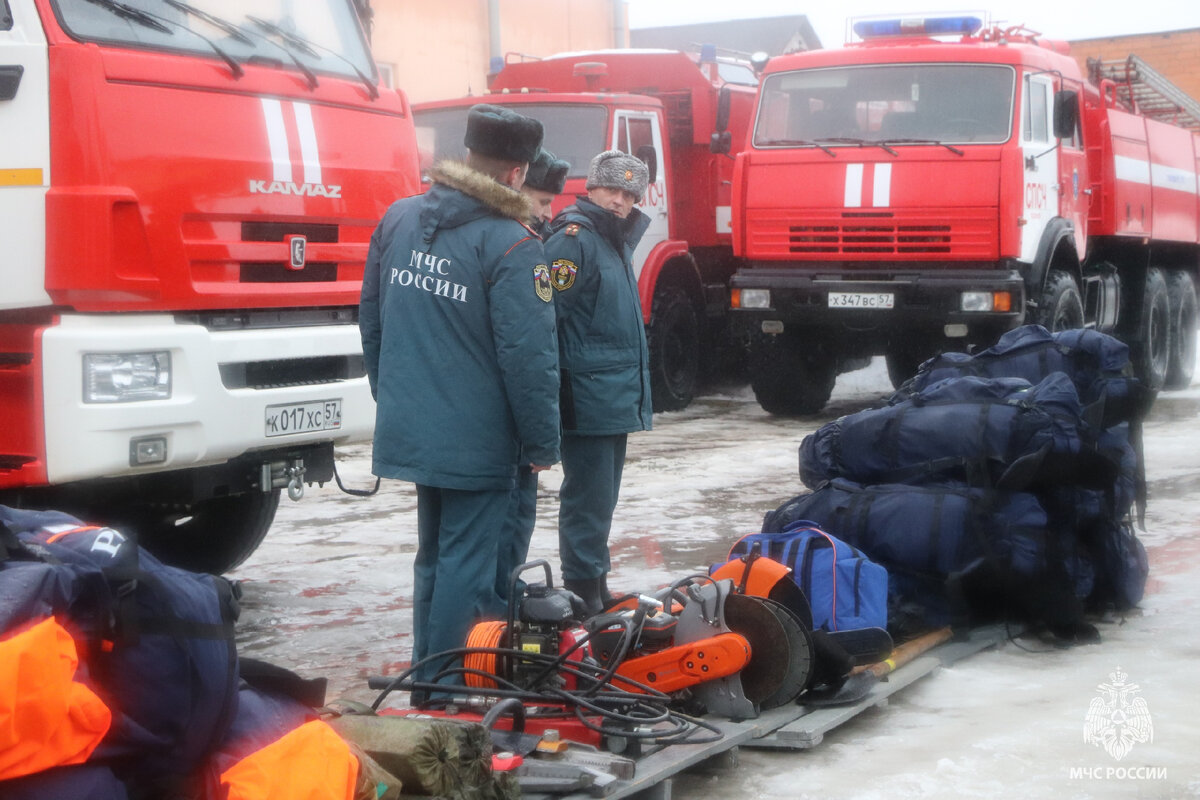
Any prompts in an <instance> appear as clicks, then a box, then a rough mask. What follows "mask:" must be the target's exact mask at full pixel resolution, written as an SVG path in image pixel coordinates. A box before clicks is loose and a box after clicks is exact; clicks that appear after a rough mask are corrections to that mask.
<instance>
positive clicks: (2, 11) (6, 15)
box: [0, 0, 13, 31]
mask: <svg viewBox="0 0 1200 800" xmlns="http://www.w3.org/2000/svg"><path fill="white" fill-rule="evenodd" d="M12 26H13V18H12V9H10V8H9V7H8V0H0V31H11V30H12Z"/></svg>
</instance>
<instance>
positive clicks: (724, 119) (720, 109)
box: [713, 86, 731, 131]
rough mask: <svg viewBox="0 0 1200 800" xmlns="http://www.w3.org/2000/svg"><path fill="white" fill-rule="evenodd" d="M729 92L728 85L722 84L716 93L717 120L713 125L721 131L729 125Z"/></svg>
mask: <svg viewBox="0 0 1200 800" xmlns="http://www.w3.org/2000/svg"><path fill="white" fill-rule="evenodd" d="M730 94H731V90H730V88H729V87H728V86H722V87H721V91H720V92H718V93H717V120H716V123H715V124H714V126H713V128H714V129H715V130H718V131H723V130H725V129H727V128H728V127H729V103H730V98H729V96H730Z"/></svg>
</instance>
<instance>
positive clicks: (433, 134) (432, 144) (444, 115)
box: [413, 95, 608, 178]
mask: <svg viewBox="0 0 1200 800" xmlns="http://www.w3.org/2000/svg"><path fill="white" fill-rule="evenodd" d="M479 102H481V103H503V102H504V98H503V95H493V96H488V97H481V98H479ZM509 107H510V108H512V110H513V111H516V112H519V113H521V114H524V115H525V116H527V117H533V118H534V119H536V120H538V121H540V122H541V123H542V127H543V129H544V131H545V134H544V136H543V139H542V141H543V143H544V144H545V145H546V149H547V150H549V151H550V152H552V153H554V155H555V156H557V157H558V158H561V159H563V160H564V161H566V162H567V163H568V164H570V165H571V171H570V172H569V173H568V175H567V177H569V178H584V177H587V171H588V165H589V164H590V163H591V161H592V156H594V155H596V154H597V153H599V152H600V151H602V150H604V149H605V139H604V137H605V135H606V134H607V132H608V119H607V117H608V109H606V108H605V107H604V106H601V105H588V104H579V105H575V104H571V103H513V104H512V105H511V106H509ZM468 108H469V106H466V105H461V106H454V107H451V108H425V109H420V108H419V109H416V110H415V111H414V112H413V122H414V123H415V124H416V127H417V148H418V149H419V150H420V153H421V168H422V169H427V168H428V167H430V166H432V165H433V164H434V163H436V162H438V161H441V160H442V159H446V158H451V159H462V158H464V157H465V156H466V150H465V149H464V148H463V134H464V133H465V132H466V130H467V109H468Z"/></svg>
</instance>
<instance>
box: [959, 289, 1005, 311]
mask: <svg viewBox="0 0 1200 800" xmlns="http://www.w3.org/2000/svg"><path fill="white" fill-rule="evenodd" d="M959 308H960V309H962V310H963V311H1012V295H1011V294H1009V293H1008V292H963V293H962V300H961V304H960V305H959Z"/></svg>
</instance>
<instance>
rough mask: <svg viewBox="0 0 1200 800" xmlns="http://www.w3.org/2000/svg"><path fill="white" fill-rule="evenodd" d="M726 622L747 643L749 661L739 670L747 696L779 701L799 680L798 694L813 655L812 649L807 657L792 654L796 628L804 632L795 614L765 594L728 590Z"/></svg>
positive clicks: (756, 701)
mask: <svg viewBox="0 0 1200 800" xmlns="http://www.w3.org/2000/svg"><path fill="white" fill-rule="evenodd" d="M773 605H775V607H774V608H773V607H772V606H773ZM777 609H778V613H777ZM785 620H786V621H785ZM725 624H726V625H728V626H729V629H730V630H732V631H733V632H734V633H738V634H741V635H742V636H744V637H746V641H748V642H749V643H750V663H749V664H747V665H746V666H745V667H743V668H742V671H741V682H742V691H743V693H744V694H745V695H746V699H747V700H749V701H750V702H752V703H754V704H755V705H761V704H762V703H763V702H764V701H778V699H779V698H780V697H782V696H783V695H785V694H787V693H788V692H789V691H791V690H792V687H795V686H796V685H797V684H800V689H797V690H796V693H797V694H798V693H799V691H800V690H802V689H803V686H804V684H806V683H807V682H808V676H809V673H810V672H811V669H812V658H811V651H810V652H809V654H808V658H803V657H797V656H795V655H793V652H792V647H793V645H794V643H795V641H796V635H795V634H796V632H797V631H799V632H800V634H801V635H803V630H802V629H801V628H800V625H799V623H798V622H796V621H795V617H794V616H792V615H791V614H790V613H789V612H788V611H786V610H785V609H783V608H782V607H778V606H777V605H776V604H772V603H771V601H769V600H766V599H764V598H760V597H750V596H748V595H742V594H731V595H729V597H727V598H725ZM793 697H794V695H793ZM788 699H789V700H790V699H791V698H788ZM782 702H787V700H784V701H782ZM782 702H777V704H782Z"/></svg>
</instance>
